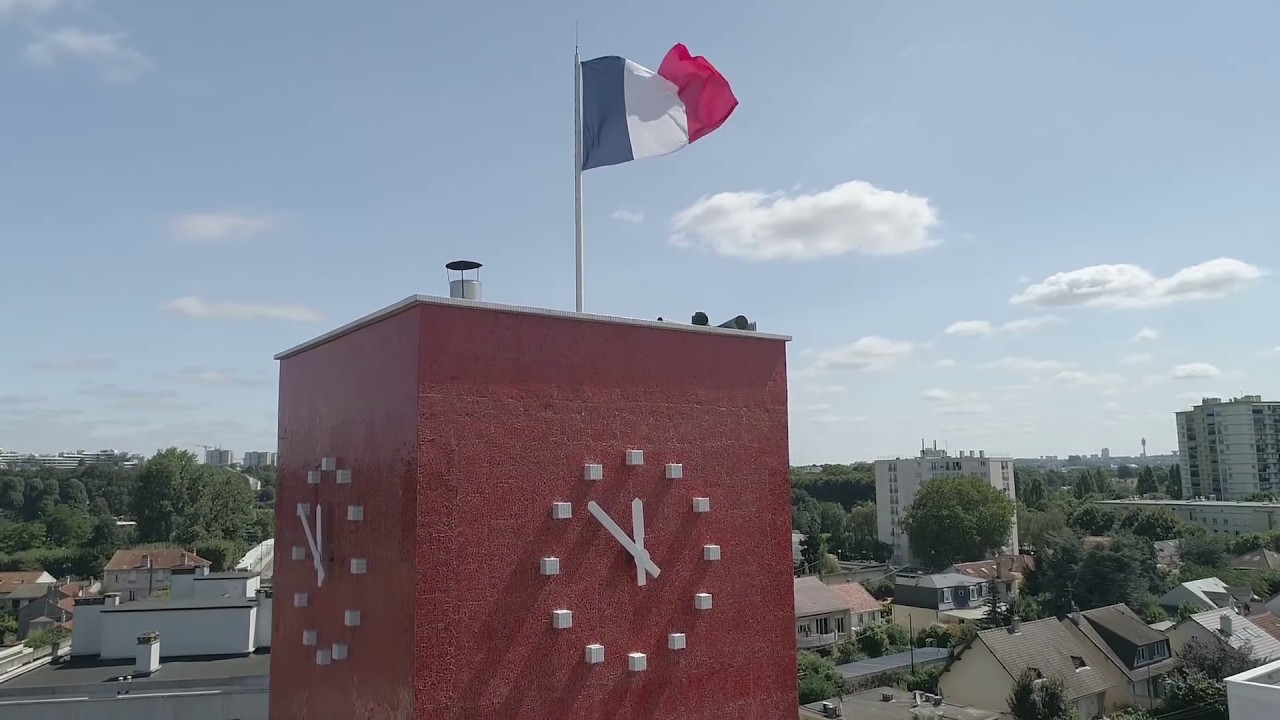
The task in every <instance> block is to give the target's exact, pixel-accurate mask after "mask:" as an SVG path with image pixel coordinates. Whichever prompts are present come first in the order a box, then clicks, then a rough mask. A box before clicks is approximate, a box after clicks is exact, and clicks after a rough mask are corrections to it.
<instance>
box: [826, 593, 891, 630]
mask: <svg viewBox="0 0 1280 720" xmlns="http://www.w3.org/2000/svg"><path fill="white" fill-rule="evenodd" d="M827 587H829V588H831V591H832V592H834V593H835V594H837V595H839V596H840V597H841V598H842V599H843V600H844V604H845V607H846V608H847V609H848V610H849V628H850V630H851V631H853V632H856V631H858V630H861V629H862V628H864V627H866V626H868V625H870V624H872V623H877V622H880V621H881V620H883V619H884V604H883V603H881V602H880V601H879V600H877V599H875V597H874V596H872V594H871V593H869V592H867V589H866V588H865V587H863V586H862V583H858V582H846V583H839V584H827Z"/></svg>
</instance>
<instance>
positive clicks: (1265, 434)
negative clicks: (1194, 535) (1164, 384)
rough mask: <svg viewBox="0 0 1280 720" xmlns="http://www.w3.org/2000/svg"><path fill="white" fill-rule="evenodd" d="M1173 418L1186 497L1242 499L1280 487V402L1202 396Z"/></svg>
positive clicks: (1249, 397) (1251, 398)
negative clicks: (1175, 421)
mask: <svg viewBox="0 0 1280 720" xmlns="http://www.w3.org/2000/svg"><path fill="white" fill-rule="evenodd" d="M1174 417H1175V418H1177V423H1178V455H1179V462H1180V464H1181V465H1182V496H1183V497H1184V498H1194V497H1209V498H1212V499H1215V500H1241V499H1244V498H1245V497H1246V496H1248V495H1251V494H1253V493H1256V492H1274V491H1276V490H1280V402H1263V400H1262V396H1260V395H1243V396H1241V397H1238V398H1231V399H1230V400H1222V399H1221V398H1204V400H1202V401H1201V403H1200V404H1199V405H1196V406H1195V407H1193V408H1191V409H1190V410H1183V411H1181V412H1178V413H1174Z"/></svg>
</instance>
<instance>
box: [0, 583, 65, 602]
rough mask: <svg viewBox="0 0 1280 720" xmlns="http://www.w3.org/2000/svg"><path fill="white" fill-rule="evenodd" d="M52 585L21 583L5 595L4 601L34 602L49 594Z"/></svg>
mask: <svg viewBox="0 0 1280 720" xmlns="http://www.w3.org/2000/svg"><path fill="white" fill-rule="evenodd" d="M51 587H53V583H22V584H21V585H19V586H17V587H15V588H14V589H13V590H11V591H9V594H8V595H5V596H4V598H5V599H6V600H36V599H39V598H42V597H44V596H45V595H48V594H49V588H51Z"/></svg>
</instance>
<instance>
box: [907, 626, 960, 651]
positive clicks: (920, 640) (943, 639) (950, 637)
mask: <svg viewBox="0 0 1280 720" xmlns="http://www.w3.org/2000/svg"><path fill="white" fill-rule="evenodd" d="M930 640H932V641H933V647H940V648H948V647H951V645H952V644H953V643H954V642H955V640H956V634H955V631H954V630H952V628H951V626H950V625H943V624H942V623H933V624H932V625H930V626H929V627H927V628H925V629H923V630H921V631H920V632H919V633H917V634H916V642H915V645H916V647H926V646H928V644H929V641H930Z"/></svg>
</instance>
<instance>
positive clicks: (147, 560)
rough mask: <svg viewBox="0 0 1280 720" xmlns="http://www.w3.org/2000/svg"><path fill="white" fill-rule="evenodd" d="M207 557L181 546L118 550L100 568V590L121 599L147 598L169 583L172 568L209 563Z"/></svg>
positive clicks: (165, 587)
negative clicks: (118, 596) (116, 595)
mask: <svg viewBox="0 0 1280 720" xmlns="http://www.w3.org/2000/svg"><path fill="white" fill-rule="evenodd" d="M208 566H209V561H208V560H205V559H204V558H202V557H200V556H199V555H196V554H195V553H193V552H187V551H186V550H183V549H181V548H159V549H147V550H139V549H135V550H117V551H116V553H115V554H114V555H112V556H111V559H110V560H109V561H107V564H106V566H104V567H103V568H102V591H103V592H104V593H118V594H119V595H120V597H121V599H122V600H124V601H126V602H129V601H133V600H146V599H147V598H149V597H151V596H152V595H153V594H155V593H156V592H158V591H160V590H165V589H167V588H168V587H169V583H170V578H171V576H172V573H173V571H174V570H183V569H190V568H197V567H208Z"/></svg>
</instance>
